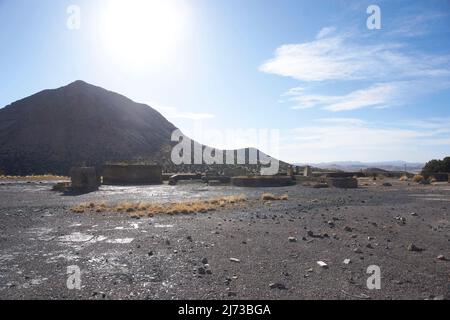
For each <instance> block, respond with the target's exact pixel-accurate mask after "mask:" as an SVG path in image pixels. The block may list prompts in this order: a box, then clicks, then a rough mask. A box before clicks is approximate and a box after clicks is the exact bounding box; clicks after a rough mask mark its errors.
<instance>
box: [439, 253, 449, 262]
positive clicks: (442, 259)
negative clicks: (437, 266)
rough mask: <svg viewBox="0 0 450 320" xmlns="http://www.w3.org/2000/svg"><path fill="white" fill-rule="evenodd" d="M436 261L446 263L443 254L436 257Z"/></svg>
mask: <svg viewBox="0 0 450 320" xmlns="http://www.w3.org/2000/svg"><path fill="white" fill-rule="evenodd" d="M437 259H438V260H441V261H446V260H447V259H446V258H445V257H444V255H443V254H440V255H438V256H437Z"/></svg>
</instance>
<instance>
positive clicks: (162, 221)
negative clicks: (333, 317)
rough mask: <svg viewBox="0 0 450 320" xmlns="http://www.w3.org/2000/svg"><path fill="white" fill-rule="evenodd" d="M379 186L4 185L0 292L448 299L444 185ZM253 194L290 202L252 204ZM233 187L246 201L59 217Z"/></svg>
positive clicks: (449, 235)
mask: <svg viewBox="0 0 450 320" xmlns="http://www.w3.org/2000/svg"><path fill="white" fill-rule="evenodd" d="M384 182H385V181H384ZM390 182H391V183H392V184H393V186H391V187H383V186H381V185H380V184H381V183H378V185H374V184H373V183H372V182H370V185H369V186H363V187H360V188H359V189H354V190H342V189H333V188H330V189H313V188H309V187H304V186H300V185H298V186H293V187H286V188H272V189H263V188H261V189H246V188H235V187H205V186H203V185H200V184H184V185H179V186H176V187H171V186H167V185H163V186H147V187H102V188H101V190H100V191H98V192H94V193H90V194H86V195H80V196H64V195H61V194H59V193H55V192H52V191H50V188H51V185H52V184H53V182H42V183H40V182H29V183H27V182H18V181H13V182H11V181H4V182H3V183H1V184H0V203H1V205H0V230H1V232H0V299H448V298H450V261H449V260H447V259H450V221H449V219H450V211H449V209H450V185H449V184H446V183H445V184H439V185H430V186H422V185H416V184H411V185H409V184H408V183H407V182H399V181H390ZM263 192H271V193H274V194H277V195H281V194H285V193H288V195H289V200H287V201H271V202H268V203H267V202H266V203H264V202H262V201H260V200H259V197H260V196H261V194H262V193H263ZM234 194H236V195H237V194H246V195H247V196H248V197H249V199H250V201H248V202H247V203H245V204H242V205H236V206H234V207H232V208H227V209H224V210H220V211H216V212H211V213H204V214H191V215H178V216H168V215H160V216H155V217H153V218H141V219H138V220H136V219H131V218H130V217H129V216H128V215H127V214H117V213H84V214H75V213H72V212H71V211H70V208H71V207H72V206H75V205H77V204H80V203H83V202H90V201H95V202H107V203H119V202H122V201H146V202H152V201H154V202H171V201H183V200H193V199H209V198H214V197H217V196H225V195H234ZM411 244H413V245H414V246H413V247H411ZM411 249H417V250H411ZM442 256H443V257H442ZM345 259H350V263H349V264H345V263H344V260H345ZM318 261H323V262H325V263H326V264H327V267H321V266H319V265H318V264H317V262H318ZM370 265H376V266H379V267H380V270H381V289H379V290H369V289H368V288H367V284H366V282H367V279H368V277H369V276H370V274H367V268H368V267H369V266H370ZM70 266H76V267H78V268H79V269H80V270H81V288H80V290H78V289H72V290H71V289H69V288H68V286H67V280H68V279H69V278H70V276H71V274H68V267H70ZM71 268H72V269H70V268H69V270H75V269H73V267H71Z"/></svg>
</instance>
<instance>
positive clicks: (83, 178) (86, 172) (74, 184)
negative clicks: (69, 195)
mask: <svg viewBox="0 0 450 320" xmlns="http://www.w3.org/2000/svg"><path fill="white" fill-rule="evenodd" d="M70 180H71V189H72V190H73V191H78V192H91V191H96V190H98V187H99V186H100V176H98V175H97V172H96V171H95V168H93V167H77V168H72V169H70Z"/></svg>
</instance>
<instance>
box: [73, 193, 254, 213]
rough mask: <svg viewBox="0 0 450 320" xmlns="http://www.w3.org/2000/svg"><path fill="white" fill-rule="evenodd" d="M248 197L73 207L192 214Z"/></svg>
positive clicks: (234, 202)
mask: <svg viewBox="0 0 450 320" xmlns="http://www.w3.org/2000/svg"><path fill="white" fill-rule="evenodd" d="M247 200H248V199H247V197H246V196H245V195H234V196H228V197H221V198H215V199H210V200H197V201H187V202H178V203H162V204H161V203H159V204H158V203H145V202H137V203H133V202H122V203H119V204H115V205H107V204H106V203H101V204H96V203H93V202H91V203H85V204H80V205H78V206H75V207H73V208H72V209H71V210H72V212H74V213H85V212H97V213H101V212H118V213H128V214H130V215H131V217H133V218H138V217H144V216H150V217H151V216H154V215H157V214H169V215H176V214H190V213H206V212H210V211H215V210H218V209H219V208H225V207H226V206H227V205H235V204H239V203H243V202H246V201H247Z"/></svg>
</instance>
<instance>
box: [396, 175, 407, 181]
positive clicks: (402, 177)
mask: <svg viewBox="0 0 450 320" xmlns="http://www.w3.org/2000/svg"><path fill="white" fill-rule="evenodd" d="M408 180H409V178H408V176H401V177H400V179H398V181H408Z"/></svg>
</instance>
